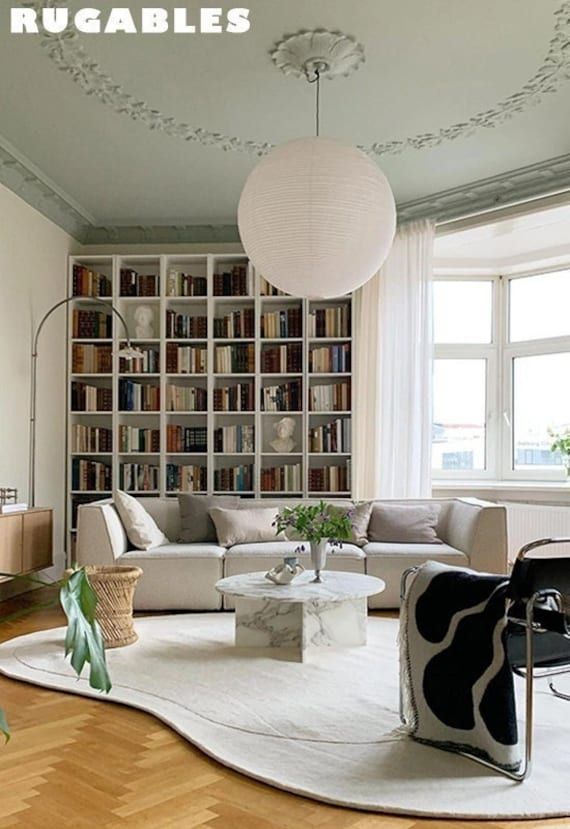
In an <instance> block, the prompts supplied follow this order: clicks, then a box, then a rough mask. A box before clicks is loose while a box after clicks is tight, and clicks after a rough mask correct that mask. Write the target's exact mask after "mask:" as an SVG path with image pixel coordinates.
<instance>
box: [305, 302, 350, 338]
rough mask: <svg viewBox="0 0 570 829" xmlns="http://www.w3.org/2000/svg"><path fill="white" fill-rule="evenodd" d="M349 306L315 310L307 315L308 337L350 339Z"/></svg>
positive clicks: (347, 304)
mask: <svg viewBox="0 0 570 829" xmlns="http://www.w3.org/2000/svg"><path fill="white" fill-rule="evenodd" d="M350 331H351V327H350V304H349V303H346V304H344V305H336V306H334V307H331V308H317V309H315V310H314V311H311V312H310V313H309V319H308V322H307V336H308V337H350Z"/></svg>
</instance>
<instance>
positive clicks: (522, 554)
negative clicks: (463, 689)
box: [400, 538, 570, 783]
mask: <svg viewBox="0 0 570 829" xmlns="http://www.w3.org/2000/svg"><path fill="white" fill-rule="evenodd" d="M549 544H570V538H541V539H538V540H537V541H532V542H531V543H530V544H525V546H524V547H521V549H520V550H519V553H518V555H517V561H522V560H523V559H525V558H527V556H528V554H529V553H530V552H531V551H532V550H535V549H537V548H539V547H545V546H547V545H549ZM569 566H570V559H569ZM418 570H419V567H410V568H408V569H407V570H405V571H404V573H403V574H402V580H401V584H400V598H401V600H402V602H403V601H404V599H405V596H406V591H407V585H408V579H409V577H410V576H411V575H412V574H413V573H415V572H417V571H418ZM548 600H550V601H552V602H554V604H555V607H556V611H557V612H558V613H561V614H563V615H564V614H565V613H567V612H568V611H567V610H566V611H565V608H564V603H563V597H562V594H561V593H560V592H559V591H558V590H554V589H547V590H538V591H536V592H535V593H533V594H532V596H531V597H530V598H529V599H528V600H527V601H526V602H525V618H524V619H517V618H514V617H510V616H509V612H510V610H511V608H512V606H513V604H514V601H513V600H511V599H508V600H507V619H508V621H509V622H512V623H513V624H516V625H520V626H521V627H523V628H524V629H525V667H524V668H518V667H515V666H512V670H513V673H515V674H517V675H518V676H521V677H523V679H524V680H525V729H524V733H525V736H524V759H523V764H522V768H521V769H520V770H519V771H516V772H514V771H509V770H508V769H504V768H501V766H497V765H496V764H495V763H492V762H491V761H489V760H484V759H483V758H482V757H478V756H476V755H474V754H471V753H470V752H467V751H457V754H461V755H462V756H463V757H467V758H468V759H470V760H474V761H475V762H476V763H479V764H480V765H482V766H486V767H487V768H489V769H492V770H493V771H496V772H498V773H499V774H502V775H503V776H504V777H508V778H509V779H510V780H514V781H515V782H517V783H522V782H523V781H524V780H525V779H526V778H527V777H528V776H529V774H530V772H531V770H532V750H533V729H534V680H535V679H544V678H547V677H551V676H558V675H560V674H565V673H570V662H569V664H568V665H567V666H558V667H553V668H536V669H535V667H534V634H535V633H539V634H540V633H548V630H547V629H546V628H544V627H543V626H542V625H541V624H539V623H538V622H536V621H535V611H536V608H537V606H538V605H542V606H544V604H545V602H547V601H548ZM564 627H565V633H562V634H560V635H562V636H564V638H565V639H568V640H570V626H569V624H568V616H567V615H565V616H564ZM548 685H549V688H550V690H551V692H552V693H553V694H554V695H555V696H556V697H558V698H559V699H563V700H567V701H570V695H568V694H563V693H562V692H561V691H559V690H558V689H557V688H556V687H555V685H554V683H553V682H549V683H548ZM400 721H401V722H402V724H404V725H407V723H406V720H405V717H404V712H403V697H402V688H401V683H400Z"/></svg>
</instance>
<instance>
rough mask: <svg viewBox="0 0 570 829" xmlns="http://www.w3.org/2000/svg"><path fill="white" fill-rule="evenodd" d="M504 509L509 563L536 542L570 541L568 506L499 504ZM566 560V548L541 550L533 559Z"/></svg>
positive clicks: (569, 546)
mask: <svg viewBox="0 0 570 829" xmlns="http://www.w3.org/2000/svg"><path fill="white" fill-rule="evenodd" d="M502 503H503V504H504V506H505V507H506V508H507V523H508V532H509V561H514V559H515V558H516V555H517V553H518V551H519V550H520V548H521V547H522V546H523V545H524V544H528V543H529V542H530V541H536V540H537V539H538V538H562V537H564V538H570V506H568V507H564V506H549V505H546V504H522V503H513V502H505V501H503V502H502ZM553 554H556V555H565V556H570V544H556V545H554V544H553V545H551V546H549V547H545V548H544V550H543V551H542V552H541V551H540V550H537V552H536V553H534V555H553Z"/></svg>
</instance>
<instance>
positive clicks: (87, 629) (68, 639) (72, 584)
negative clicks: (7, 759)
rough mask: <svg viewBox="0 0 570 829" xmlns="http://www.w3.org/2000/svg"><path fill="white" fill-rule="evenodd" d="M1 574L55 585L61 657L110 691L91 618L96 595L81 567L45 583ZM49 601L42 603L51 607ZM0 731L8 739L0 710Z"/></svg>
mask: <svg viewBox="0 0 570 829" xmlns="http://www.w3.org/2000/svg"><path fill="white" fill-rule="evenodd" d="M0 575H1V576H7V577H10V578H18V579H23V580H25V581H27V582H31V583H33V584H36V585H41V586H42V587H48V588H56V589H57V588H59V602H60V604H61V607H62V608H63V611H64V613H65V615H66V617H67V632H66V636H65V656H66V657H67V656H70V657H71V659H70V662H71V666H72V668H73V670H74V671H75V673H76V674H77V676H80V675H81V673H82V671H83V668H84V667H85V665H86V664H87V665H89V685H90V686H91V688H94V689H95V690H98V691H101V692H102V693H106V694H108V693H109V691H110V690H111V679H110V677H109V672H108V670H107V661H106V658H105V645H104V641H103V636H102V634H101V629H100V627H99V623H98V622H97V620H96V618H95V610H96V608H97V602H98V599H97V594H96V593H95V591H94V590H93V588H92V586H91V584H90V583H89V578H88V576H87V573H86V572H85V568H84V567H80V568H76V569H74V570H72V571H71V572H69V574H66V576H65V577H64V578H63V579H61V580H60V581H55V582H45V581H42V580H41V579H39V578H36V577H34V576H15V577H14V576H11V574H9V573H0ZM56 603H57V600H56V601H55V602H49V603H48V605H42V607H46V606H54V604H56ZM36 609H39V607H37V608H35V607H31V608H28V609H26V610H23V611H19V612H18V613H14V614H12V615H11V616H9V617H7V618H5V619H4V620H3V621H11V620H14V619H16V618H19V617H21V616H23V615H25V614H27V613H33V612H34V610H36ZM0 733H2V734H3V735H4V737H5V739H6V740H8V739H9V738H10V729H9V726H8V722H7V719H6V715H5V713H4V712H3V711H2V710H1V709H0Z"/></svg>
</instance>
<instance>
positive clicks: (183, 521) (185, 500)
mask: <svg viewBox="0 0 570 829" xmlns="http://www.w3.org/2000/svg"><path fill="white" fill-rule="evenodd" d="M239 503H240V499H239V498H238V497H237V496H233V495H210V496H209V495H192V494H191V493H189V492H181V493H180V494H179V495H178V507H179V509H180V532H179V534H178V537H177V539H176V540H177V541H179V542H180V543H181V544H195V543H197V542H202V541H208V542H210V543H213V544H215V543H216V542H217V540H218V536H217V535H216V527H215V526H214V522H213V521H212V519H211V517H210V513H209V510H210V509H212V507H224V508H227V509H237V508H238V507H239Z"/></svg>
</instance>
